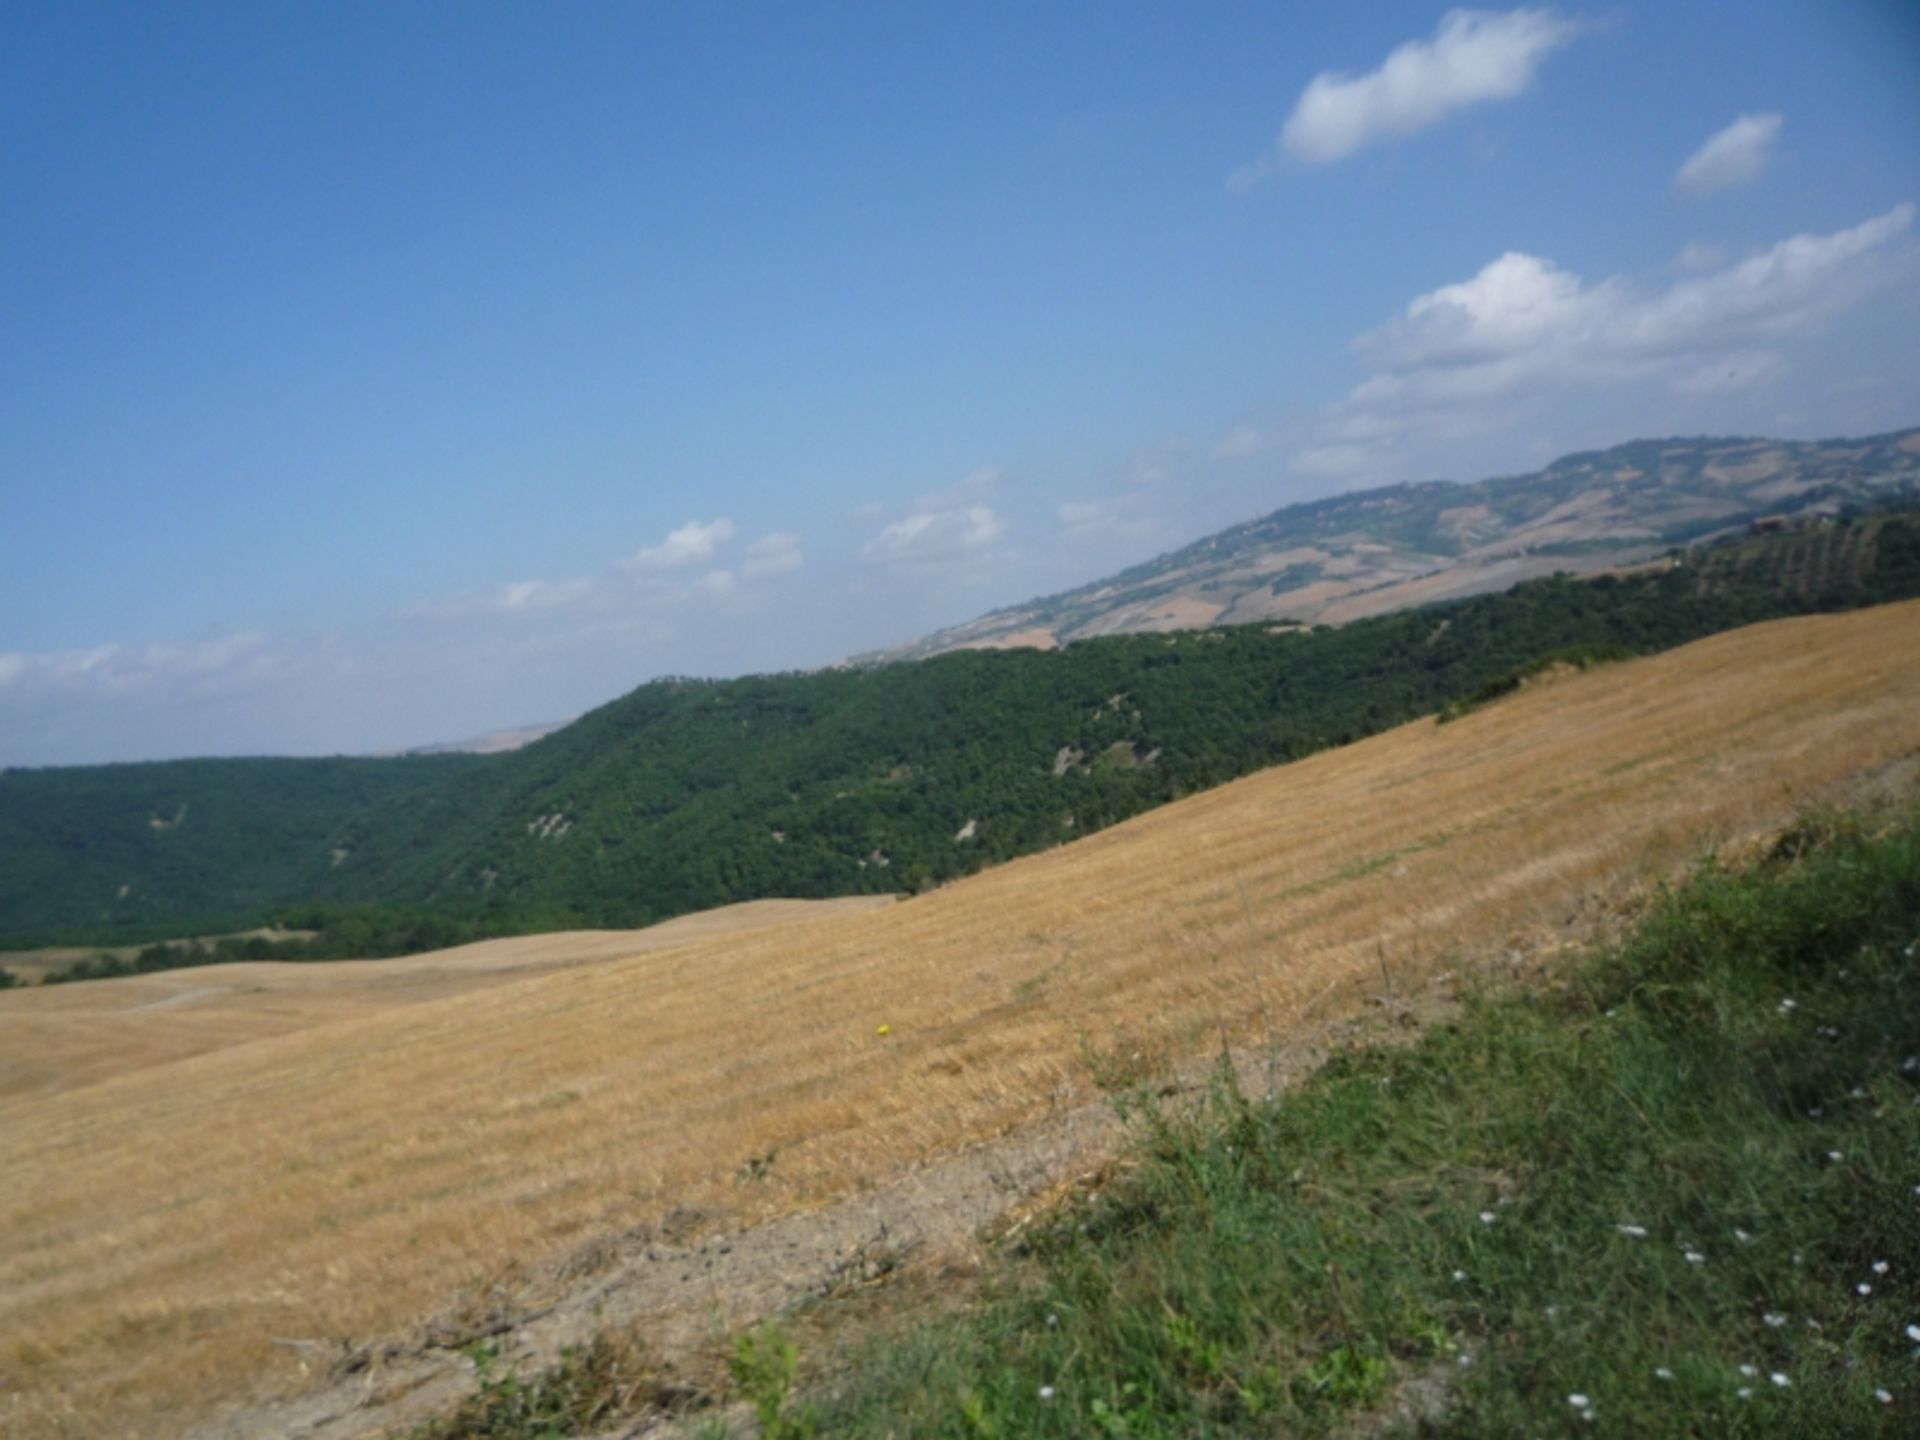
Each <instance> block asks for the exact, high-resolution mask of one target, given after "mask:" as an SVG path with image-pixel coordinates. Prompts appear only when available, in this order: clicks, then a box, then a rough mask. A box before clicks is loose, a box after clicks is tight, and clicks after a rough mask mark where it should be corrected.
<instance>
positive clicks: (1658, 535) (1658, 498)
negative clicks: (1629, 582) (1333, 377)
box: [861, 430, 1920, 660]
mask: <svg viewBox="0 0 1920 1440" xmlns="http://www.w3.org/2000/svg"><path fill="white" fill-rule="evenodd" d="M1917 496H1920V430H1904V431H1898V432H1894V433H1892V434H1887V435H1875V436H1869V437H1867V438H1866V439H1861V440H1819V441H1794V440H1760V439H1719V440H1714V439H1669V440H1635V441H1633V442H1631V443H1630V444H1626V445H1616V446H1614V447H1613V448H1612V449H1609V450H1597V451H1588V452H1584V453H1582V454H1577V455H1568V456H1566V457H1564V458H1562V459H1560V460H1556V461H1554V463H1553V464H1551V465H1549V466H1547V467H1546V468H1545V469H1544V470H1540V471H1537V472H1535V473H1533V474H1528V475H1513V476H1507V477H1504V478H1501V479H1493V480H1482V481H1479V482H1477V483H1473V484H1456V483H1453V482H1450V481H1444V480H1434V481H1427V482H1424V483H1420V484H1407V485H1393V486H1388V487H1386V488H1384V489H1376V490H1361V491H1354V492H1352V493H1349V494H1345V495H1338V496H1335V497H1333V498H1332V499H1328V500H1319V501H1314V502H1312V503H1309V504H1304V505H1289V506H1286V507H1285V508H1283V509H1280V510H1276V511H1274V512H1273V513H1272V514H1270V515H1266V516H1263V517H1262V518H1260V519H1258V520H1251V521H1248V522H1247V523H1246V524H1244V525H1236V526H1234V527H1232V528H1231V529H1228V530H1223V531H1221V532H1220V533H1218V534H1216V535H1209V536H1207V537H1206V538H1205V539H1202V540H1197V541H1195V542H1194V543H1193V544H1191V545H1187V546H1184V547H1183V548H1181V549H1179V550H1175V551H1172V552H1171V553H1169V554H1165V555H1162V556H1160V557H1159V558H1157V559H1155V560H1152V561H1149V562H1148V563H1146V564H1144V565H1136V566H1133V567H1132V568H1131V569H1128V570H1123V571H1121V572H1120V573H1119V574H1118V575H1114V576H1111V577H1110V578H1108V579H1105V580H1097V581H1094V582H1093V583H1091V584H1088V585H1082V586H1079V587H1077V588H1075V589H1072V590H1067V591H1062V592H1061V593H1060V594H1057V595H1049V596H1046V597H1045V598H1043V599H1039V600H1032V601H1029V602H1027V603H1026V604H1023V605H1014V606H1009V607H1008V608H1006V609H1004V610H996V611H994V612H993V613H991V614H989V615H984V616H982V617H981V618H979V619H978V620H973V621H969V622H968V623H966V624H964V625H957V626H954V627H952V628H951V629H947V630H942V631H939V632H937V633H935V634H933V635H929V636H927V637H926V638H924V639H922V640H918V641H915V642H913V643H912V644H909V645H903V646H900V647H898V648H896V649H893V650H887V651H880V652H876V653H874V654H872V655H869V656H863V657H861V658H862V659H863V660H904V659H919V658H924V657H926V656H929V655H937V654H941V653H944V652H946V651H950V650H960V649H968V648H977V647H999V646H1006V645H1033V646H1039V647H1042V648H1047V647H1051V646H1055V645H1064V644H1066V643H1068V642H1070V641H1073V640H1081V639H1085V638H1088V637H1090V636H1095V635H1114V634H1121V633H1128V632H1135V631H1160V630H1190V629H1195V628H1198V627H1200V626H1205V625H1236V624H1245V623H1248V622H1251V621H1261V620H1292V621H1299V622H1305V623H1319V622H1328V623H1340V622H1342V621H1347V620H1355V619H1359V618H1361V617H1362V616H1367V615H1381V614H1385V613H1387V612H1389V611H1393V610H1400V609H1404V608H1406V607H1407V606H1411V605H1426V604H1431V603H1432V602H1434V601H1437V600H1448V599H1458V598H1460V597H1462V596H1466V595H1477V594H1483V593H1485V592H1487V591H1491V590H1504V589H1506V588H1507V587H1508V586H1510V585H1513V584H1515V583H1516V582H1518V581H1521V580H1527V579H1533V578H1536V577H1538V576H1542V575H1549V574H1552V573H1554V572H1555V571H1560V570H1567V571H1574V572H1578V573H1590V572H1593V571H1599V570H1606V569H1612V568H1615V567H1618V566H1621V565H1632V564H1634V563H1636V562H1639V561H1643V560H1647V559H1650V558H1652V557H1653V556H1656V555H1659V554H1661V553H1662V552H1663V551H1666V550H1668V549H1670V548H1672V547H1674V546H1676V545H1685V544H1691V543H1694V542H1697V541H1700V540H1704V539H1708V538H1711V537H1713V536H1716V535H1725V534H1729V533H1733V532H1736V531H1739V530H1741V529H1744V528H1745V527H1746V526H1747V524H1748V523H1749V522H1750V521H1752V520H1753V519H1755V518H1757V517H1759V516H1762V515H1785V516H1799V517H1806V516H1816V515H1835V514H1839V513H1840V512H1842V511H1843V510H1845V509H1847V508H1848V507H1850V506H1864V507H1869V508H1871V507H1875V506H1880V505H1884V504H1887V503H1890V502H1898V501H1900V500H1901V499H1903V498H1904V499H1906V500H1908V501H1911V499H1913V498H1914V497H1917Z"/></svg>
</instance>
